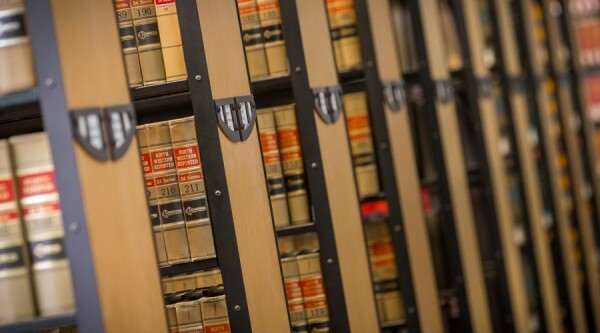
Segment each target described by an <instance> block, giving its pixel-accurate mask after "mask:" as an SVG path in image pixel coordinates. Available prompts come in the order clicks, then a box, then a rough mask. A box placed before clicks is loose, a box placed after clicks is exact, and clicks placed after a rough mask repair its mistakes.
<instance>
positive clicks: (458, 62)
mask: <svg viewBox="0 0 600 333" xmlns="http://www.w3.org/2000/svg"><path fill="white" fill-rule="evenodd" d="M439 2H440V17H441V20H442V22H441V23H442V33H443V35H444V38H443V39H444V42H445V45H446V51H447V54H448V68H449V69H450V70H451V71H457V70H459V69H461V68H463V60H462V52H461V49H460V40H459V37H458V31H457V26H456V21H455V19H454V14H453V13H452V9H451V8H450V4H449V3H448V0H439Z"/></svg>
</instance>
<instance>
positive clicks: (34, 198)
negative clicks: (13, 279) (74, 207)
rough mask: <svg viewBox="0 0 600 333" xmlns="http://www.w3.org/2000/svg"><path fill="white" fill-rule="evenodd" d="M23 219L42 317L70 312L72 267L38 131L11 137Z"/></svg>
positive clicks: (44, 145)
mask: <svg viewBox="0 0 600 333" xmlns="http://www.w3.org/2000/svg"><path fill="white" fill-rule="evenodd" d="M10 143H11V145H12V148H13V150H14V159H15V164H16V170H17V172H16V175H17V183H18V189H19V197H20V204H21V211H22V215H23V220H24V221H25V225H26V229H27V240H28V243H29V252H30V254H31V263H32V270H33V280H34V290H35V291H36V293H37V294H36V301H37V306H38V310H39V313H40V315H41V316H54V315H61V314H66V313H72V312H73V311H74V310H75V308H74V306H75V304H74V299H73V286H72V283H71V269H70V265H69V260H68V258H67V255H66V252H65V245H64V235H65V233H64V229H63V221H62V214H61V210H60V203H59V198H58V189H57V187H56V180H55V177H54V166H53V164H52V158H51V155H50V147H49V143H48V137H47V136H46V134H45V133H37V134H30V135H23V136H18V137H12V138H11V139H10Z"/></svg>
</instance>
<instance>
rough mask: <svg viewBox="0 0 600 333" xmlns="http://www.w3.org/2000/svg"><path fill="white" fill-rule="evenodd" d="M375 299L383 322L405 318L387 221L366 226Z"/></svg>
mask: <svg viewBox="0 0 600 333" xmlns="http://www.w3.org/2000/svg"><path fill="white" fill-rule="evenodd" d="M366 234H367V246H368V250H369V262H370V264H371V275H372V277H373V285H374V288H373V289H374V291H375V299H376V301H377V307H378V309H379V319H380V320H381V321H382V322H387V321H394V320H401V319H404V318H405V313H404V306H403V303H402V297H401V294H400V288H399V284H398V268H397V267H396V256H395V254H394V247H393V245H392V237H391V235H390V231H389V227H388V225H387V223H386V221H385V220H379V221H376V222H373V223H370V224H367V225H366Z"/></svg>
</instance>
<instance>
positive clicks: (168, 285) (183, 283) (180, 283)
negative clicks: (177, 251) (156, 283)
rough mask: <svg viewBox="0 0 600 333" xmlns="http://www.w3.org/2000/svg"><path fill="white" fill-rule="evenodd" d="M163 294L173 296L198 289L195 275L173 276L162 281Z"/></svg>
mask: <svg viewBox="0 0 600 333" xmlns="http://www.w3.org/2000/svg"><path fill="white" fill-rule="evenodd" d="M162 288H163V293H164V294H165V295H167V294H174V293H179V292H182V291H186V290H193V289H196V288H199V287H198V282H197V280H196V275H195V274H183V275H175V276H170V277H166V278H163V279H162Z"/></svg>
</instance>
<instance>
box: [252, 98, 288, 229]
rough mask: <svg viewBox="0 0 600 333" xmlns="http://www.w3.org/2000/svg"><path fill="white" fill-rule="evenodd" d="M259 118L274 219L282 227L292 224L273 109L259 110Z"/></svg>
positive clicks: (276, 224)
mask: <svg viewBox="0 0 600 333" xmlns="http://www.w3.org/2000/svg"><path fill="white" fill-rule="evenodd" d="M257 118H258V119H257V122H258V128H259V130H260V144H261V147H262V154H263V162H264V165H265V171H266V174H267V186H268V189H269V198H270V199H271V209H272V210H273V219H274V222H275V226H276V227H282V226H286V225H289V224H290V218H289V210H288V205H287V196H286V193H285V180H284V178H283V170H282V168H281V155H280V153H279V143H278V141H277V131H276V130H275V116H274V115H273V109H262V110H258V117H257Z"/></svg>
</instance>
